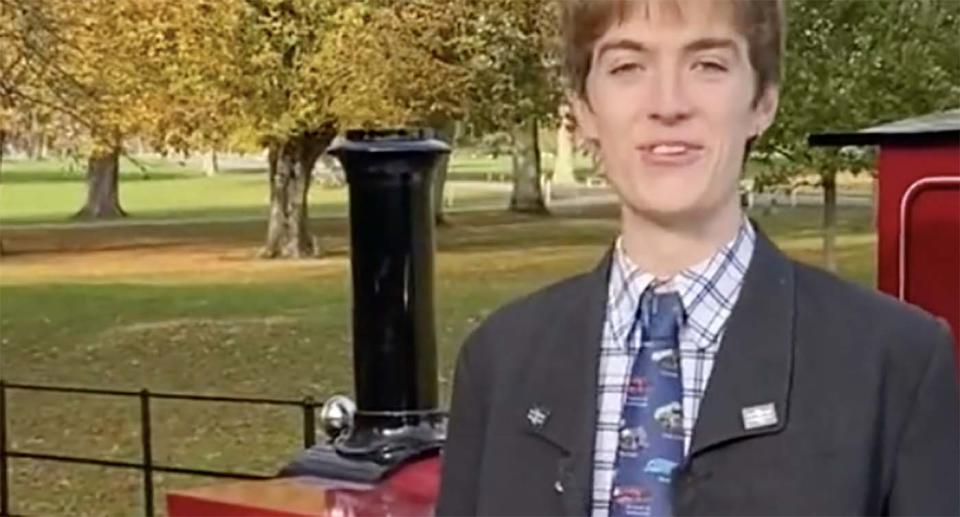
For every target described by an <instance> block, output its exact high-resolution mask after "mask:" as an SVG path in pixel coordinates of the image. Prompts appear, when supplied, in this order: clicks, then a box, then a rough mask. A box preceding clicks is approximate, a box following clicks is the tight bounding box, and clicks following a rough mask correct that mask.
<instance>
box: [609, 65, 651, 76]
mask: <svg viewBox="0 0 960 517" xmlns="http://www.w3.org/2000/svg"><path fill="white" fill-rule="evenodd" d="M642 68H643V67H642V66H640V64H639V63H624V64H622V65H617V66H615V67H613V68H612V69H611V70H610V74H611V75H620V74H624V73H628V72H634V71H638V70H642Z"/></svg>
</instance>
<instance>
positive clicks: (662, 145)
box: [639, 141, 703, 166]
mask: <svg viewBox="0 0 960 517" xmlns="http://www.w3.org/2000/svg"><path fill="white" fill-rule="evenodd" d="M639 149H640V151H641V156H642V158H643V160H644V162H647V163H648V164H650V165H666V166H680V165H689V164H691V163H693V162H695V161H697V160H698V159H699V158H700V155H701V154H702V151H703V146H702V145H699V144H695V143H692V142H684V141H663V142H651V143H648V144H645V145H641V146H640V147H639Z"/></svg>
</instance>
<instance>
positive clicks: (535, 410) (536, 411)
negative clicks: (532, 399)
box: [527, 406, 550, 427]
mask: <svg viewBox="0 0 960 517" xmlns="http://www.w3.org/2000/svg"><path fill="white" fill-rule="evenodd" d="M548 418H550V411H549V410H547V409H544V408H542V407H540V406H534V407H532V408H530V411H527V421H528V422H530V425H532V426H533V427H543V424H545V423H546V422H547V419H548Z"/></svg>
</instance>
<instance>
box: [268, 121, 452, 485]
mask: <svg viewBox="0 0 960 517" xmlns="http://www.w3.org/2000/svg"><path fill="white" fill-rule="evenodd" d="M327 152H328V153H329V154H331V155H333V156H336V157H337V158H338V159H339V160H340V163H341V164H342V165H343V168H344V171H345V173H346V178H347V183H348V185H349V195H350V259H351V270H352V279H353V366H354V386H355V392H356V399H357V400H356V414H355V415H354V417H353V422H352V425H351V426H350V428H349V429H347V430H345V431H344V432H343V434H342V435H341V436H338V437H336V439H335V440H334V441H333V443H332V444H331V445H321V446H317V447H314V448H312V449H310V450H309V451H307V453H306V454H305V455H304V456H303V457H301V458H300V459H298V460H297V461H296V462H294V463H293V464H291V465H290V466H288V467H286V468H285V469H284V470H283V471H282V472H281V475H314V476H322V477H327V478H337V479H347V480H354V481H376V480H378V479H380V478H382V477H383V476H384V475H386V474H387V473H389V472H390V471H391V470H392V469H393V468H395V467H397V466H399V465H401V464H403V463H404V462H406V461H410V460H413V459H418V458H421V457H424V456H426V455H430V454H436V453H438V452H439V448H440V445H441V444H442V440H443V432H442V427H443V425H442V421H443V415H442V413H441V412H440V411H439V408H438V395H437V344H436V341H437V340H436V329H435V323H434V307H433V277H434V272H433V257H434V214H433V171H434V169H435V167H436V165H437V163H438V162H439V160H440V158H441V157H442V155H443V154H445V153H449V152H450V148H449V146H447V144H445V143H443V142H441V141H440V140H436V139H432V138H428V137H427V135H426V134H425V133H424V132H422V131H404V130H397V131H349V132H347V134H346V138H344V139H341V140H340V141H338V142H336V143H335V144H334V145H333V146H332V147H331V148H330V149H329V150H328V151H327Z"/></svg>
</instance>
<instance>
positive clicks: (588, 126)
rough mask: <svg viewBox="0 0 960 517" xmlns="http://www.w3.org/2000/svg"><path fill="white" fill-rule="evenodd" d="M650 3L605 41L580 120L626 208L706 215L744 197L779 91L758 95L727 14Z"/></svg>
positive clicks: (664, 217)
mask: <svg viewBox="0 0 960 517" xmlns="http://www.w3.org/2000/svg"><path fill="white" fill-rule="evenodd" d="M656 3H658V2H651V4H656ZM690 3H692V4H694V8H696V4H697V3H700V5H703V6H705V7H704V8H705V9H706V8H708V7H707V6H709V5H710V4H711V3H710V2H702V1H701V2H690ZM651 11H652V12H651V13H650V16H646V15H645V13H644V9H642V8H636V7H635V8H633V9H631V10H630V12H629V13H628V14H627V15H626V16H625V18H624V19H623V20H622V23H619V24H614V25H613V26H612V27H611V28H610V29H608V30H607V32H606V33H605V34H604V35H603V36H602V37H601V38H600V39H599V40H598V41H597V43H596V45H595V47H594V53H593V61H592V66H591V69H590V73H589V75H588V77H587V82H586V99H577V100H575V101H574V106H575V109H576V114H577V119H578V122H579V123H580V125H581V128H582V131H583V136H584V137H586V138H588V139H591V140H594V141H596V142H597V143H598V144H599V150H600V155H601V158H602V160H603V164H604V167H605V169H606V174H607V177H608V179H609V180H610V182H611V183H612V184H613V186H614V188H615V189H616V190H617V192H618V193H619V195H620V197H621V199H622V201H623V204H624V205H625V208H626V209H628V210H630V211H632V212H633V213H635V214H637V215H640V216H643V217H645V218H648V219H650V220H653V221H658V222H659V223H661V224H671V223H680V222H690V221H702V220H704V218H709V217H711V216H712V215H715V214H718V213H720V212H721V211H722V210H724V209H725V208H727V209H729V208H730V207H731V203H737V202H738V201H737V197H738V196H737V184H738V178H739V174H740V170H741V165H742V163H743V153H744V146H745V143H746V141H747V139H748V138H750V137H751V136H754V135H757V134H759V133H762V132H763V131H764V130H766V129H767V127H769V125H770V123H771V122H772V120H773V115H774V113H775V112H776V104H777V92H776V90H775V89H772V88H771V89H768V90H767V92H765V94H764V96H763V97H762V98H761V99H760V100H759V102H757V103H756V104H754V102H753V101H754V98H755V89H756V86H755V74H754V70H753V67H752V66H751V64H750V61H749V58H748V54H747V42H746V40H745V38H744V37H743V36H742V35H740V34H739V33H738V32H737V31H736V30H735V29H734V28H733V26H732V24H731V23H730V21H729V20H728V17H727V16H717V15H712V16H711V15H708V14H706V13H703V15H702V16H689V14H691V13H685V14H686V15H687V16H684V17H683V20H682V21H681V20H680V19H679V17H678V16H668V15H667V13H664V12H660V13H657V12H656V9H654V6H653V5H651ZM660 11H663V9H660ZM674 14H676V13H674ZM693 14H700V13H693ZM723 14H725V13H723Z"/></svg>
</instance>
